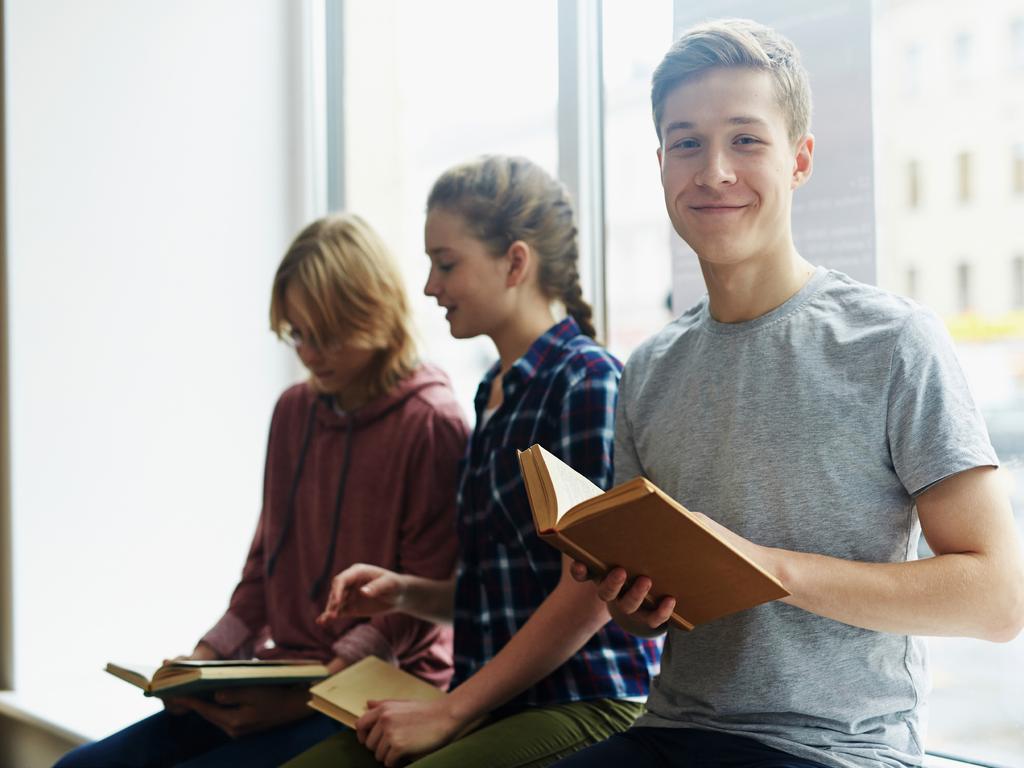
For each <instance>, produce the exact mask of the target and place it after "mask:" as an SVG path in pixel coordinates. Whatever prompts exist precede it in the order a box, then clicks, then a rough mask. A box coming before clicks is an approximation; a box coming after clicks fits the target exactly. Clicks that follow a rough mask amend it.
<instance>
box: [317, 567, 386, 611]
mask: <svg viewBox="0 0 1024 768" xmlns="http://www.w3.org/2000/svg"><path fill="white" fill-rule="evenodd" d="M405 592H406V583H405V580H404V579H403V577H402V576H401V574H397V573H395V572H394V571H389V570H387V569H386V568H380V567H378V566H376V565H366V564H365V563H357V564H355V565H352V566H349V567H348V568H346V569H345V570H344V571H342V572H341V573H339V574H338V575H337V576H335V577H334V580H333V581H332V582H331V594H330V596H329V597H328V598H327V607H326V608H324V612H323V613H322V614H320V616H319V617H317V623H318V624H327V623H329V622H331V621H333V620H334V619H337V618H338V617H340V616H376V615H378V614H382V613H390V612H391V611H394V610H398V609H399V608H401V606H402V601H403V599H404V597H405Z"/></svg>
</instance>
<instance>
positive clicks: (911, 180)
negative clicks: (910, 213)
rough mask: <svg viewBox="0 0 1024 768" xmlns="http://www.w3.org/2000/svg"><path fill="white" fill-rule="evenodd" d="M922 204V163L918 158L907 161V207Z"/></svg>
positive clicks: (915, 206)
mask: <svg viewBox="0 0 1024 768" xmlns="http://www.w3.org/2000/svg"><path fill="white" fill-rule="evenodd" d="M920 205H921V164H920V163H919V162H918V161H917V160H911V161H910V162H909V163H907V207H909V208H917V207H919V206H920Z"/></svg>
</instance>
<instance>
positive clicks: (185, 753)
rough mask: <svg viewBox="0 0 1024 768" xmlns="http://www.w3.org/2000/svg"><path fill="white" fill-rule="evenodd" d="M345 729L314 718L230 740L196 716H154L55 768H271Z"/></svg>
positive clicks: (85, 748) (74, 753) (69, 756)
mask: <svg viewBox="0 0 1024 768" xmlns="http://www.w3.org/2000/svg"><path fill="white" fill-rule="evenodd" d="M344 729H345V726H343V725H342V724H341V723H337V722H335V721H334V720H331V719H330V718H328V717H324V716H323V715H320V714H314V715H313V716H312V717H307V718H305V719H303V720H299V721H297V722H294V723H287V724H285V725H280V726H278V727H276V728H271V729H270V730H266V731H260V732H259V733H252V734H249V735H248V736H242V737H241V738H238V739H232V738H231V737H229V736H228V735H227V734H225V733H224V732H223V731H222V730H220V729H219V728H218V727H217V726H215V725H213V724H212V723H209V722H207V721H206V720H204V719H203V718H201V717H200V716H199V715H197V714H195V713H194V712H189V713H188V714H185V715H169V714H167V713H166V712H158V713H157V714H155V715H153V716H152V717H147V718H146V719H145V720H140V721H139V722H137V723H135V724H134V725H130V726H128V727H127V728H125V729H124V730H123V731H118V732H117V733H115V734H114V735H112V736H108V737H107V738H105V739H102V740H100V741H94V742H93V743H92V744H86V745H84V746H81V747H78V748H77V749H74V750H72V751H71V752H69V753H68V754H66V755H64V757H62V758H61V759H60V761H59V762H58V763H57V765H56V766H55V768H100V767H101V766H102V767H103V768H164V766H167V767H168V768H169V767H170V766H180V767H181V768H185V767H186V766H187V768H214V766H239V765H244V766H247V768H248V767H251V768H263V767H264V766H265V767H266V768H274V767H275V766H278V765H280V764H281V763H283V762H285V761H286V760H290V759H291V758H292V757H294V756H295V755H297V754H299V753H300V752H303V751H305V750H306V749H308V748H309V747H311V746H313V745H314V744H316V743H318V742H320V741H322V740H323V739H326V738H327V737H328V736H331V735H333V734H335V733H337V732H338V731H342V730H344Z"/></svg>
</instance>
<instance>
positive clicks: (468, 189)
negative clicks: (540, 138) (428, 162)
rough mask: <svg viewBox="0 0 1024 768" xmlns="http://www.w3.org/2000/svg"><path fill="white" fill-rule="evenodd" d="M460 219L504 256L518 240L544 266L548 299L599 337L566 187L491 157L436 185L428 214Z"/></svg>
mask: <svg viewBox="0 0 1024 768" xmlns="http://www.w3.org/2000/svg"><path fill="white" fill-rule="evenodd" d="M435 208H441V209H444V210H446V211H449V212H451V213H455V214H458V215H459V216H461V217H462V219H463V220H464V222H465V224H466V227H467V228H468V229H469V232H470V234H472V235H473V237H475V238H476V239H477V240H479V241H480V242H481V243H483V244H484V246H485V247H486V248H487V250H488V251H490V252H491V253H492V254H494V255H496V256H500V255H502V254H504V253H505V252H507V251H508V249H509V247H510V246H511V245H512V243H514V242H516V241H517V240H521V241H522V242H524V243H526V244H527V245H529V246H530V247H531V248H532V249H533V250H534V252H535V253H536V254H537V257H538V261H539V265H540V266H539V269H538V283H539V284H540V289H541V291H542V292H543V294H544V296H545V297H546V298H548V299H557V300H558V301H561V302H562V303H563V304H564V305H565V309H566V311H567V312H568V313H569V314H570V315H572V317H573V319H574V320H575V321H576V323H577V324H578V325H579V327H580V330H581V331H583V333H585V334H586V335H587V336H590V337H591V338H594V337H595V335H596V331H595V329H594V323H593V319H592V318H593V310H592V309H591V307H590V305H589V304H588V303H587V302H586V301H584V300H583V291H582V290H581V288H580V274H579V251H578V247H577V240H576V221H575V218H574V214H573V208H572V201H571V200H570V199H569V193H568V192H567V191H566V189H565V186H564V185H562V184H561V183H560V182H558V181H556V180H555V179H553V178H552V177H551V176H550V175H549V174H548V173H547V172H546V171H544V170H543V169H542V168H541V167H540V166H538V165H535V164H534V163H532V162H531V161H529V160H527V159H526V158H523V157H506V156H504V155H485V156H484V157H481V158H479V159H477V160H473V161H471V162H468V163H464V164H462V165H457V166H455V167H454V168H450V169H449V170H447V171H445V172H444V173H443V174H441V177H440V178H439V179H438V180H437V181H435V182H434V186H433V188H432V189H431V190H430V195H429V196H428V197H427V212H428V213H429V212H430V211H432V210H434V209H435Z"/></svg>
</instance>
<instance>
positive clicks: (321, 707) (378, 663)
mask: <svg viewBox="0 0 1024 768" xmlns="http://www.w3.org/2000/svg"><path fill="white" fill-rule="evenodd" d="M309 693H310V695H311V697H312V698H311V699H310V700H309V702H307V703H308V704H309V706H311V707H312V708H313V709H315V710H317V711H318V712H322V713H323V714H325V715H327V716H328V717H332V718H334V719H335V720H337V721H338V722H341V723H344V724H345V725H347V726H348V727H349V728H355V725H356V720H358V719H359V718H360V717H362V715H363V714H364V713H365V712H366V702H367V701H370V700H373V701H379V700H383V699H405V700H412V701H432V700H434V699H439V698H441V697H442V696H444V691H442V690H440V689H439V688H435V687H434V686H432V685H431V684H430V683H428V682H426V681H424V680H420V679H419V678H418V677H416V676H415V675H410V674H409V673H408V672H406V671H404V670H402V669H399V668H398V667H396V666H394V665H393V664H388V663H387V662H386V661H382V660H381V659H378V658H377V657H376V656H367V657H366V658H365V659H360V660H359V661H357V662H356V663H355V664H353V665H352V666H351V667H346V668H345V669H343V670H341V672H338V673H337V674H335V675H331V677H329V678H327V679H326V680H324V681H323V682H321V683H317V684H316V685H314V686H313V687H312V688H310V689H309Z"/></svg>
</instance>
